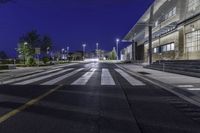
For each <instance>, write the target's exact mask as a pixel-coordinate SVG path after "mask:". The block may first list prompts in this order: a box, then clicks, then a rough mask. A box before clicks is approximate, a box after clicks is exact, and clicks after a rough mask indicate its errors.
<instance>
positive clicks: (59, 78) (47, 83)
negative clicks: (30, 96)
mask: <svg viewBox="0 0 200 133" xmlns="http://www.w3.org/2000/svg"><path fill="white" fill-rule="evenodd" d="M83 69H84V68H80V69H78V70H75V71H73V72H71V73H68V74H66V75H63V76H61V77H58V78H55V79H53V80H50V81H47V82H45V83H42V84H41V85H54V84H56V83H58V82H60V81H62V80H64V79H66V78H68V77H70V76H73V75H74V74H76V73H78V72H80V71H82V70H83Z"/></svg>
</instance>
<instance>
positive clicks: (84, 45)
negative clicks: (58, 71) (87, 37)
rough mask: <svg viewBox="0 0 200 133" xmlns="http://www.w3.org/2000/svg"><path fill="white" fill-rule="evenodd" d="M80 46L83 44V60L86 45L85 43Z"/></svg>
mask: <svg viewBox="0 0 200 133" xmlns="http://www.w3.org/2000/svg"><path fill="white" fill-rule="evenodd" d="M82 46H83V60H84V58H85V47H86V44H83V45H82Z"/></svg>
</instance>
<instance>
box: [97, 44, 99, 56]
mask: <svg viewBox="0 0 200 133" xmlns="http://www.w3.org/2000/svg"><path fill="white" fill-rule="evenodd" d="M96 52H97V58H99V43H96Z"/></svg>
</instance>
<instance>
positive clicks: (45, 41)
mask: <svg viewBox="0 0 200 133" xmlns="http://www.w3.org/2000/svg"><path fill="white" fill-rule="evenodd" d="M52 44H53V43H52V40H51V38H50V37H49V36H47V35H45V36H44V37H43V38H42V41H41V46H40V48H41V51H42V53H48V51H49V50H50V49H51V48H52Z"/></svg>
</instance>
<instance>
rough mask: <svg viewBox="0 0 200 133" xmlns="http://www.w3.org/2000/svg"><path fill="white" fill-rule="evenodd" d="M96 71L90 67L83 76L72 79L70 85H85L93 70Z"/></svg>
mask: <svg viewBox="0 0 200 133" xmlns="http://www.w3.org/2000/svg"><path fill="white" fill-rule="evenodd" d="M95 71H96V69H95V68H92V69H91V70H90V71H89V72H87V73H85V74H84V75H83V76H81V77H80V78H79V79H77V80H76V81H74V82H73V83H72V84H71V85H86V84H87V82H88V81H89V79H90V78H91V77H92V75H93V74H94V72H95Z"/></svg>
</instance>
